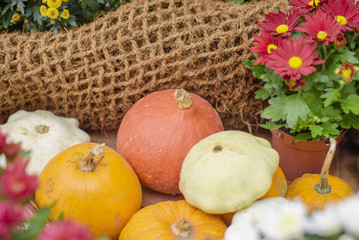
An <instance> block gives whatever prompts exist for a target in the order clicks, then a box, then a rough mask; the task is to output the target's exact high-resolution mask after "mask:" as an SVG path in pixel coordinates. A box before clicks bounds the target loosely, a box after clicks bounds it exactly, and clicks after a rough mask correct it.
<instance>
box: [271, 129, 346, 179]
mask: <svg viewBox="0 0 359 240" xmlns="http://www.w3.org/2000/svg"><path fill="white" fill-rule="evenodd" d="M271 132H272V147H273V148H274V149H275V150H276V151H277V152H278V153H279V166H280V167H281V169H282V170H283V172H284V175H285V176H286V178H287V179H288V180H294V179H296V178H298V177H301V176H302V175H303V174H305V173H320V170H321V168H322V165H323V162H324V159H325V156H326V154H327V152H328V149H329V143H328V142H327V141H326V140H321V141H305V142H296V141H294V140H293V137H292V136H290V135H288V134H286V133H284V132H283V131H280V130H273V131H271ZM344 134H345V132H343V133H342V134H341V135H340V136H339V137H338V138H337V139H336V140H337V142H338V144H339V143H340V142H341V141H342V140H343V138H344Z"/></svg>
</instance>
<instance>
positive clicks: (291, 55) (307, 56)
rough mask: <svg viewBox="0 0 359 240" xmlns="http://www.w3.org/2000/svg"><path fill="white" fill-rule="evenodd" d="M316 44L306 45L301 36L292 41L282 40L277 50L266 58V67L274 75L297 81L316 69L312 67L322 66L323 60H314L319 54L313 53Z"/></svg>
mask: <svg viewBox="0 0 359 240" xmlns="http://www.w3.org/2000/svg"><path fill="white" fill-rule="evenodd" d="M316 46H317V43H316V42H315V43H306V39H304V38H303V37H302V36H300V37H299V39H297V38H293V39H292V41H290V40H288V39H283V40H282V41H281V45H280V47H279V48H277V49H275V50H273V52H272V54H271V55H270V56H268V61H267V67H268V68H270V69H273V70H274V73H275V74H277V75H279V76H281V77H287V78H291V79H293V80H294V81H297V80H299V79H300V78H301V76H302V75H306V76H307V75H309V74H311V73H313V72H315V71H317V69H316V68H315V67H313V66H312V65H318V64H322V63H323V62H324V61H323V60H314V59H315V58H317V57H318V55H319V53H318V52H315V51H314V49H315V48H316Z"/></svg>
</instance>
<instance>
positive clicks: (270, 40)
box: [250, 30, 279, 65]
mask: <svg viewBox="0 0 359 240" xmlns="http://www.w3.org/2000/svg"><path fill="white" fill-rule="evenodd" d="M253 38H254V39H255V40H256V42H254V43H253V47H251V48H250V50H251V52H252V53H257V55H258V57H259V58H258V59H257V60H256V61H255V62H254V65H257V64H259V63H260V64H265V63H266V57H267V56H268V55H270V54H271V53H272V50H273V49H277V47H278V42H279V40H278V39H276V38H274V36H273V35H271V34H269V33H268V32H267V31H265V30H263V31H262V33H261V35H257V34H253Z"/></svg>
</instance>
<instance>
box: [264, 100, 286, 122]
mask: <svg viewBox="0 0 359 240" xmlns="http://www.w3.org/2000/svg"><path fill="white" fill-rule="evenodd" d="M282 98H283V97H277V98H271V99H269V100H268V103H269V104H270V105H269V106H268V107H266V108H265V109H264V110H263V112H262V113H261V117H262V118H265V119H271V120H272V122H276V121H279V120H281V119H285V117H286V116H285V115H284V114H283V103H282Z"/></svg>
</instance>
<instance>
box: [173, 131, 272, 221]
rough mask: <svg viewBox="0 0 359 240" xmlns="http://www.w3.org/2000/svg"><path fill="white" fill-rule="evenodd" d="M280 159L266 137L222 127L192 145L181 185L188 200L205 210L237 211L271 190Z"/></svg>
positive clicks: (216, 211) (183, 169)
mask: <svg viewBox="0 0 359 240" xmlns="http://www.w3.org/2000/svg"><path fill="white" fill-rule="evenodd" d="M278 163H279V155H278V153H277V152H276V151H275V150H274V149H273V148H272V147H271V144H270V143H269V141H267V140H266V139H264V138H261V137H256V136H253V135H251V134H249V133H247V132H242V131H235V130H232V131H222V132H219V133H215V134H212V135H211V136H208V137H206V138H205V139H203V140H201V141H200V142H198V143H197V144H196V145H195V146H193V148H192V149H191V150H190V152H189V153H188V155H187V156H186V158H185V160H184V162H183V165H182V169H181V175H180V182H179V187H180V190H181V192H182V194H183V196H184V198H185V199H186V200H187V202H188V203H189V204H191V205H193V206H195V207H197V208H199V209H201V210H203V211H205V212H208V213H214V214H224V213H230V212H236V211H238V210H240V209H242V208H245V207H248V206H250V205H251V204H252V203H253V202H254V201H255V200H257V199H258V198H260V197H262V196H263V195H264V194H265V193H266V192H267V191H268V190H269V188H270V186H271V184H272V178H273V175H274V173H275V171H276V170H277V168H278Z"/></svg>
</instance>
